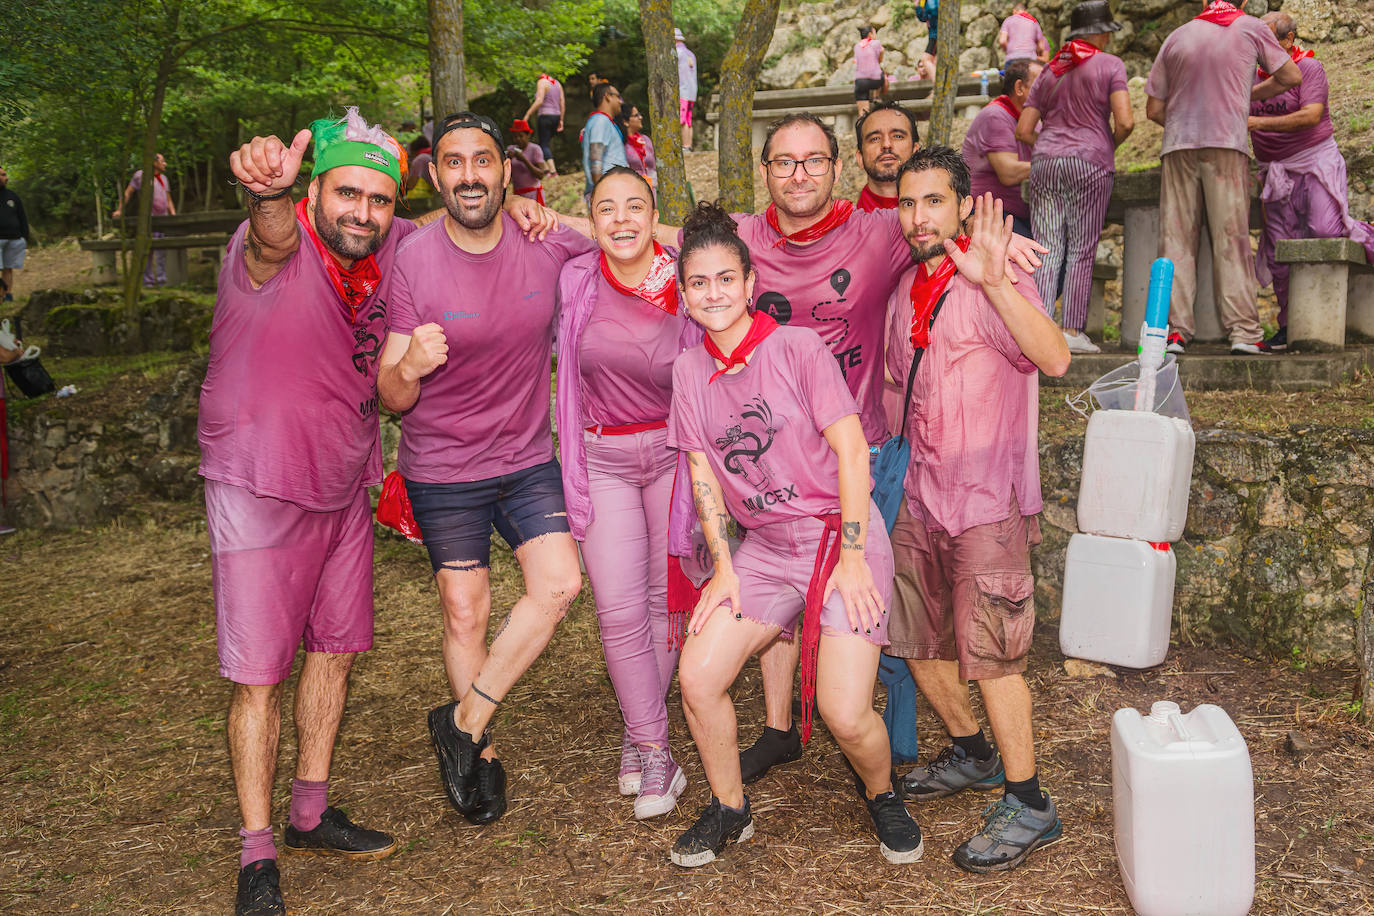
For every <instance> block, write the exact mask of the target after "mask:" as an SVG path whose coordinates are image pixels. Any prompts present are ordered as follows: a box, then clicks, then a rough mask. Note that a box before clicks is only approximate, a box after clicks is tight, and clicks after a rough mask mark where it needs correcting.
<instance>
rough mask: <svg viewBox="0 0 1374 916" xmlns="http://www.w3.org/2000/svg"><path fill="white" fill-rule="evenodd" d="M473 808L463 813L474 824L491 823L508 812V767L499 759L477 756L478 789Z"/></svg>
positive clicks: (473, 799)
mask: <svg viewBox="0 0 1374 916" xmlns="http://www.w3.org/2000/svg"><path fill="white" fill-rule="evenodd" d="M472 804H473V809H472V812H471V813H470V814H465V815H463V816H464V817H466V818H467V819H468V821H469V822H471V823H473V824H478V825H481V824H490V823H491V822H492V821H494V820H496V819H497V818H498V817H500V816H501V815H503V814H505V813H506V768H505V767H503V766H501V761H499V760H484V759H483V758H481V757H478V758H477V789H476V791H474V792H473V797H472Z"/></svg>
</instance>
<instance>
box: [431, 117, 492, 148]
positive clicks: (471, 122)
mask: <svg viewBox="0 0 1374 916" xmlns="http://www.w3.org/2000/svg"><path fill="white" fill-rule="evenodd" d="M469 129H472V130H480V131H481V132H482V133H484V134H486V135H487V136H488V137H491V139H492V140H494V141H496V148H497V149H498V150H500V152H501V158H502V159H504V158H506V141H505V138H504V137H502V136H501V128H499V127H497V126H496V122H495V121H493V120H492V119H491V118H488V117H487V116H486V115H479V114H474V113H472V112H471V111H460V112H458V113H457V114H451V115H449V116H448V117H446V118H444V120H443V123H441V124H440V125H439V129H438V130H436V131H435V132H434V143H433V147H434V149H435V150H436V151H437V150H438V149H439V141H440V140H442V139H443V137H444V134H448V133H452V132H453V131H455V130H469Z"/></svg>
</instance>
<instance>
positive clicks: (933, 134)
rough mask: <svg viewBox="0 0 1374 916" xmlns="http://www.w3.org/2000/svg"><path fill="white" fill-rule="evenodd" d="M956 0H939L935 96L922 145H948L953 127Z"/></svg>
mask: <svg viewBox="0 0 1374 916" xmlns="http://www.w3.org/2000/svg"><path fill="white" fill-rule="evenodd" d="M959 33H960V29H959V0H940V20H939V35H938V36H937V38H936V43H935V96H934V98H933V99H932V100H931V104H930V131H929V133H927V134H926V144H925V145H926V146H949V136H950V132H951V130H952V129H953V127H954V99H955V96H957V95H958V93H959V51H960V49H961V48H960V45H961V43H960V41H959Z"/></svg>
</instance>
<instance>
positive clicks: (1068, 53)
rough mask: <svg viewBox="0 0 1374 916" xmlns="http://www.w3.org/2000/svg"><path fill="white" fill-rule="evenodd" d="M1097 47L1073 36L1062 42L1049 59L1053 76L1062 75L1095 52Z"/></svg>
mask: <svg viewBox="0 0 1374 916" xmlns="http://www.w3.org/2000/svg"><path fill="white" fill-rule="evenodd" d="M1097 53H1099V52H1098V49H1097V48H1096V47H1094V46H1093V45H1090V44H1088V43H1087V42H1086V41H1084V40H1083V39H1081V38H1073V39H1070V40H1069V41H1066V42H1065V43H1064V47H1062V48H1060V49H1059V53H1058V54H1056V55H1054V59H1053V60H1051V61H1050V70H1052V71H1054V75H1055V76H1063V75H1064V74H1065V73H1068V72H1069V71H1070V70H1072V69H1073V68H1074V67H1077V66H1078V65H1079V64H1081V63H1083V61H1085V60H1087V59H1088V58H1090V57H1092V56H1093V55H1094V54H1097Z"/></svg>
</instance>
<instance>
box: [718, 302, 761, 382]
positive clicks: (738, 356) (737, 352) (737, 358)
mask: <svg viewBox="0 0 1374 916" xmlns="http://www.w3.org/2000/svg"><path fill="white" fill-rule="evenodd" d="M777 329H778V323H777V322H776V321H774V320H773V316H772V315H769V314H768V313H766V312H755V313H754V322H753V324H751V325H749V330H748V331H747V332H745V335H744V339H743V340H741V341H740V342H739V346H737V347H735V349H733V350H731V351H730V355H729V356H726V355H725V354H724V353H722V352H720V347H717V346H716V343H715V341H713V340H712V339H711V335H710V334H707V335H706V340H705V341H703V342H704V343H705V344H706V352H707V353H709V354H711V356H712V357H714V358H715V359H717V360H719V361H720V362H722V363H724V364H725V368H724V369H717V370H716V371H715V373H714V374H713V375H712V376H711V377H710V378H708V379H707V380H706V384H708V385H709V384H711V383H712V382H714V381H715V380H716V379H718V378H720V377H721V376H722V375H724V374H725V373H727V372H729V371H730V370H731V369H733V368H735V367H736V366H743V365H744V364H745V362H746V361H747V360H748V359H749V356H750V355H751V354H752V353H753V352H754V350H755V348H757V347H758V345H759V344H761V343H763V341H764V338H766V337H767V336H768V335H769V334H772V333H773V332H774V331H776V330H777Z"/></svg>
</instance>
